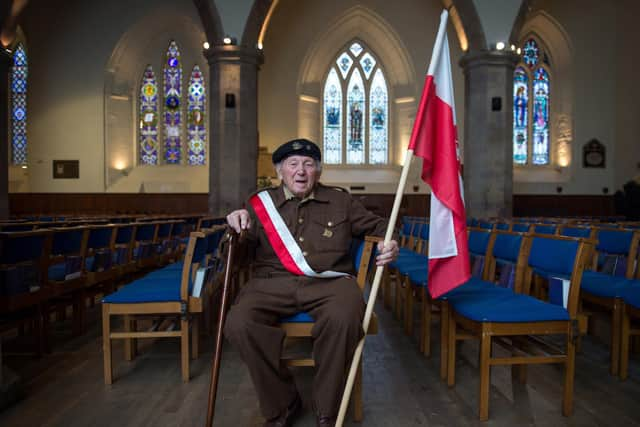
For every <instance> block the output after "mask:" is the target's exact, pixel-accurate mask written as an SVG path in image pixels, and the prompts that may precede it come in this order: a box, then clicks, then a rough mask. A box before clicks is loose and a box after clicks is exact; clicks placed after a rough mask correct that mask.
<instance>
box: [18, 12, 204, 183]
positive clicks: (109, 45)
mask: <svg viewBox="0 0 640 427" xmlns="http://www.w3.org/2000/svg"><path fill="white" fill-rule="evenodd" d="M174 20H175V21H174ZM171 22H175V23H176V24H175V25H171ZM22 26H23V28H24V31H25V33H26V35H27V40H28V43H29V45H28V48H29V62H30V63H29V99H28V102H29V105H28V108H29V116H30V121H29V124H28V138H29V168H28V170H27V171H28V172H27V175H25V176H24V178H23V177H21V176H20V173H19V171H18V172H14V174H13V177H14V182H12V191H31V192H83V193H102V192H105V191H119V192H138V191H140V190H141V188H142V189H143V190H145V188H144V187H145V186H144V185H143V184H145V183H147V185H146V187H147V189H146V191H152V192H153V191H156V192H165V191H168V192H207V191H208V179H207V176H208V171H207V170H206V169H207V168H206V167H197V168H194V169H190V168H187V167H178V166H167V167H165V166H163V167H156V168H152V167H146V168H134V169H133V170H132V169H131V168H132V167H134V165H135V163H134V159H135V157H136V151H135V144H134V141H135V137H136V135H135V126H134V123H135V122H136V117H135V111H136V97H137V90H138V85H139V81H140V78H141V76H142V72H143V70H144V67H145V65H146V64H147V63H152V64H153V65H154V71H155V72H156V78H157V79H158V81H159V84H161V81H162V80H161V72H160V71H161V69H160V68H158V67H160V65H161V64H162V61H163V57H162V56H163V54H164V51H165V50H166V47H167V45H168V41H169V39H170V38H171V37H174V38H175V39H176V40H177V41H179V42H180V41H181V39H183V40H187V41H188V43H184V44H182V43H181V44H180V49H181V53H182V57H183V76H188V74H189V73H190V71H191V67H192V66H193V64H194V61H199V63H200V66H201V68H202V69H203V70H204V71H205V72H206V71H207V69H208V67H207V64H206V60H205V59H204V57H203V56H202V42H203V41H204V36H203V35H201V36H200V35H199V34H203V32H202V30H201V28H200V27H201V24H200V18H199V17H198V15H197V11H196V10H195V7H194V5H193V2H192V1H190V0H180V1H179V2H177V1H175V0H142V1H136V2H130V1H126V0H111V1H108V2H88V1H80V0H75V1H49V2H38V3H37V4H34V5H33V6H32V7H30V8H27V11H26V15H25V17H24V20H23V24H22ZM140 27H143V28H140ZM194 34H195V35H194ZM122 45H125V46H126V49H121V50H120V51H116V48H117V47H118V46H122ZM115 54H117V56H118V57H117V58H115V60H114V58H112V55H115ZM108 64H111V65H113V64H115V69H111V70H106V67H107V65H108ZM109 78H113V79H114V81H115V83H114V85H113V86H112V87H111V89H113V94H115V95H117V96H118V99H120V102H124V103H126V104H128V105H127V107H126V108H125V109H124V110H121V111H120V112H116V113H115V114H111V112H110V111H109V110H107V114H106V115H107V116H108V117H109V119H117V120H120V122H117V123H116V126H117V127H118V128H119V129H120V133H117V132H115V133H114V132H111V133H108V132H106V131H105V129H107V128H108V124H109V120H105V105H106V103H105V88H106V82H107V81H108V80H109ZM183 81H184V80H183ZM112 82H113V81H112ZM183 84H184V83H183ZM107 95H109V94H107ZM122 111H125V115H124V117H122ZM110 114H111V115H110ZM123 118H124V119H125V120H123ZM125 122H126V123H125ZM118 144H120V145H119V146H118ZM123 146H124V147H125V148H124V149H123V148H122V147H123ZM114 147H117V150H116V151H114ZM115 152H117V153H118V155H122V156H124V157H125V158H126V162H125V167H126V172H125V173H121V172H119V171H117V172H116V171H114V166H115V165H114V164H112V163H115V162H116V161H117V160H118V159H116V158H114V153H115ZM54 159H59V160H79V161H80V178H79V179H52V174H53V172H52V160H54ZM184 183H187V184H184Z"/></svg>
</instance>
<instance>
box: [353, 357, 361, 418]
mask: <svg viewBox="0 0 640 427" xmlns="http://www.w3.org/2000/svg"><path fill="white" fill-rule="evenodd" d="M352 403H353V420H354V421H355V422H357V423H359V422H362V419H363V418H364V411H363V408H362V358H360V363H359V364H358V370H357V371H356V378H355V381H354V383H353V400H352Z"/></svg>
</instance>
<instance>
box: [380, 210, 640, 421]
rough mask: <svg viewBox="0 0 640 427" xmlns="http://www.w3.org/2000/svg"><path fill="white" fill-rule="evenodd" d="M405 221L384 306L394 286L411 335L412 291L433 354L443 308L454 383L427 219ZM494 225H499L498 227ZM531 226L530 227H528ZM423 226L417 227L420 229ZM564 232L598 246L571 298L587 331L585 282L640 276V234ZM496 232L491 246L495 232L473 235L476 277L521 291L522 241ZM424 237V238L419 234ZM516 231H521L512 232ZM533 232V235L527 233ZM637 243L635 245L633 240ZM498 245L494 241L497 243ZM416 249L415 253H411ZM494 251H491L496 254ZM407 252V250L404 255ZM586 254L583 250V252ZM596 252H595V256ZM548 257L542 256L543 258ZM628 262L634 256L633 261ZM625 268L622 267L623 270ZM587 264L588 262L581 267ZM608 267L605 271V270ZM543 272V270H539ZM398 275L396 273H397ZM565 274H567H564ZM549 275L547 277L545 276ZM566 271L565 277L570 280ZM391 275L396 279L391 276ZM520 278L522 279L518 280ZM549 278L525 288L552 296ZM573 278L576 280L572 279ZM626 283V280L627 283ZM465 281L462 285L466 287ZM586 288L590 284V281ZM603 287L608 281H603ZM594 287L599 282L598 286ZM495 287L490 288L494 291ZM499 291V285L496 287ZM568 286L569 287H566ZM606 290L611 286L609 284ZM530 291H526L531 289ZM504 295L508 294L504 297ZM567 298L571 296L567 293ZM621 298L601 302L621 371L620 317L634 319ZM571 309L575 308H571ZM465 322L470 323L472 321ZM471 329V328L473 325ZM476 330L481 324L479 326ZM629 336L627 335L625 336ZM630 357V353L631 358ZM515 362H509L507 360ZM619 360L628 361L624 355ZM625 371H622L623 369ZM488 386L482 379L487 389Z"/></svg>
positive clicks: (423, 340)
mask: <svg viewBox="0 0 640 427" xmlns="http://www.w3.org/2000/svg"><path fill="white" fill-rule="evenodd" d="M407 222H411V223H412V224H408V223H407ZM407 222H403V224H402V226H401V227H402V229H401V241H402V242H403V243H404V244H405V250H404V251H402V252H401V256H400V257H399V259H398V261H397V262H396V263H394V264H393V265H392V266H391V268H390V269H389V270H390V274H389V273H386V280H385V287H384V293H385V295H384V298H385V305H386V306H388V305H389V304H388V300H389V294H390V292H391V290H392V289H391V285H393V284H395V292H394V293H395V297H396V304H395V305H394V312H396V314H397V315H400V312H401V311H403V312H404V313H402V314H403V316H402V317H403V321H404V324H405V330H406V331H407V333H409V334H411V333H412V324H413V300H414V295H416V296H418V297H419V298H420V299H421V301H422V310H421V316H420V324H421V331H420V350H421V351H422V352H424V353H425V355H429V354H430V325H431V314H432V311H431V309H432V307H433V306H436V305H437V306H439V307H440V308H441V311H442V312H443V313H442V318H443V319H442V321H441V343H442V345H441V349H442V351H443V354H441V374H442V377H443V379H448V382H449V383H450V384H453V382H454V378H455V377H454V376H453V375H452V373H451V372H450V368H451V367H452V366H455V365H452V364H451V363H449V362H451V355H449V356H447V349H448V348H449V347H448V346H447V344H449V346H450V345H452V344H451V342H450V335H449V334H450V332H449V330H448V329H447V328H448V326H447V325H448V324H449V322H448V320H450V319H448V316H449V311H447V310H450V306H449V305H447V304H448V303H443V301H446V298H444V299H442V300H438V301H435V302H434V301H431V300H430V298H429V295H428V292H426V282H427V275H428V271H427V248H428V231H425V229H427V230H428V224H427V223H426V221H425V220H424V219H422V220H415V219H413V220H412V221H407ZM494 228H495V227H494ZM529 229H530V227H529V228H528V229H527V231H528V230H529ZM416 230H419V231H416ZM558 232H560V233H562V234H565V235H567V236H571V237H573V238H582V239H583V240H584V241H585V242H591V243H590V244H592V246H595V251H594V250H590V249H589V250H587V251H586V253H587V255H581V256H586V258H587V260H588V265H587V268H592V269H593V270H595V271H587V272H585V274H584V275H582V273H580V278H579V280H578V282H577V283H578V285H577V287H576V286H575V285H574V288H576V289H578V290H577V291H574V292H573V294H572V295H573V296H574V298H575V301H577V302H576V304H577V305H576V307H575V310H574V311H569V312H570V314H571V315H572V316H573V317H572V319H574V320H575V326H576V328H577V331H582V332H584V331H585V330H586V316H585V314H588V313H585V312H584V311H582V310H580V311H577V309H578V307H580V308H581V307H582V303H583V302H584V303H585V304H588V303H591V302H592V301H593V298H590V297H589V295H588V292H586V291H583V292H580V289H581V288H584V287H585V284H587V283H590V282H591V281H592V279H591V278H592V277H596V278H597V279H598V280H600V281H601V282H603V283H604V282H606V281H609V282H614V283H615V282H616V281H618V282H621V283H626V282H624V280H627V279H624V278H620V277H616V276H615V275H614V274H622V275H624V276H627V277H632V276H634V275H635V274H637V273H636V272H635V271H634V269H633V268H632V267H634V266H635V262H633V260H635V258H636V254H637V235H636V233H635V232H634V231H633V230H624V229H609V228H605V229H596V228H589V227H576V226H562V227H561V228H559V229H556V230H554V233H558ZM495 233H501V234H498V236H499V239H498V242H499V243H500V244H498V245H497V246H493V243H492V244H491V245H489V241H490V240H491V237H490V236H492V233H491V230H489V229H488V228H485V229H480V228H478V229H474V230H473V231H471V232H470V234H469V249H470V252H471V253H472V255H474V256H473V257H472V258H474V259H475V262H473V263H472V267H473V270H474V272H475V274H476V275H477V276H478V279H483V280H485V281H491V282H499V283H502V284H503V285H504V284H509V283H510V286H511V288H512V289H514V290H518V292H522V289H523V287H522V286H521V285H519V284H518V285H516V282H517V283H522V279H521V278H522V274H523V273H522V271H523V268H525V267H520V268H516V266H517V265H518V262H520V263H522V262H523V261H522V260H519V257H520V256H522V251H521V249H522V248H521V244H520V243H522V242H520V243H518V242H517V240H514V241H511V242H509V239H507V238H506V237H503V236H502V234H507V233H506V232H504V231H497V232H496V231H494V232H493V234H495ZM420 235H422V239H420V238H419V236H420ZM514 235H517V234H514ZM527 235H534V234H531V233H529V234H527ZM537 236H540V237H541V236H542V234H538V235H537ZM546 237H547V238H549V239H558V240H563V239H565V238H563V237H552V236H551V235H546ZM594 237H599V240H597V241H596V240H594ZM634 242H635V243H634ZM494 243H495V242H494ZM412 250H413V251H412ZM494 251H495V253H492V252H494ZM403 252H404V253H403ZM583 252H584V250H583ZM594 253H595V254H596V255H595V256H594V255H593V254H594ZM543 255H544V256H543ZM539 258H540V260H539V261H538V262H544V261H545V259H546V258H548V259H549V260H552V259H553V255H552V253H548V254H541V255H540V256H539ZM626 260H632V261H630V262H629V263H627V262H626ZM621 267H624V268H621ZM583 268H584V266H583ZM603 270H604V271H603ZM537 271H538V272H539V271H540V268H538V270H537ZM394 273H395V274H394ZM565 273H566V272H565ZM547 276H548V275H547ZM566 276H567V275H566V274H565V278H566ZM391 278H393V279H395V280H391ZM516 279H519V281H517V280H516ZM548 279H549V277H545V276H544V275H541V274H535V275H533V276H532V279H531V280H532V282H531V283H530V284H529V285H527V286H526V288H527V290H528V289H529V288H530V289H531V291H532V293H533V295H534V296H537V297H539V298H543V297H544V298H548V295H549V290H548V289H549V288H548V285H547V282H548ZM574 281H575V279H574ZM627 284H628V283H627ZM466 286H467V285H465V286H463V288H465V287H466ZM586 286H588V285H586ZM603 286H605V285H603ZM594 287H595V285H594ZM619 287H620V288H624V286H622V285H620V286H619ZM494 288H495V287H492V288H491V289H492V290H493V289H494ZM498 289H500V288H498ZM553 289H554V291H553V292H552V294H557V292H558V291H557V290H556V288H555V287H554V288H553ZM567 289H569V288H567ZM605 289H608V288H605ZM527 293H528V291H527ZM580 294H582V299H580V298H579V296H578V295H580ZM503 296H504V295H503ZM566 296H567V297H568V296H569V294H568V293H567V294H566ZM467 298H471V299H473V298H477V295H475V294H473V293H472V294H471V295H469V296H468V297H467ZM567 300H568V301H569V300H570V301H574V299H570V298H567ZM620 301H621V297H619V296H612V297H609V298H608V300H605V301H604V302H603V301H602V300H600V301H598V302H600V306H601V307H604V308H610V309H612V311H613V313H612V319H613V320H612V325H613V326H612V337H613V339H612V346H611V358H612V363H611V366H612V373H616V372H617V369H618V368H617V364H618V360H619V359H620V357H621V356H620V354H619V350H618V349H619V348H620V341H621V340H622V341H623V344H626V345H628V338H624V337H621V334H624V332H621V331H623V329H624V327H622V328H621V327H620V323H624V321H628V318H626V317H625V318H624V319H623V317H622V315H623V313H624V314H625V315H626V313H627V312H631V315H630V318H633V314H634V313H635V312H634V311H633V306H631V308H629V307H628V308H627V311H624V308H622V309H620V307H621V303H620ZM572 309H573V308H572ZM465 326H467V327H470V325H469V324H466V325H465ZM472 329H473V328H472ZM627 329H628V331H629V332H628V334H635V333H637V331H636V330H635V329H629V327H628V324H627ZM475 330H477V328H476V329H475ZM627 336H628V335H627ZM574 338H575V342H576V344H579V334H577V333H576V334H575V337H574ZM625 355H628V351H627V350H625V349H624V348H623V349H622V357H624V356H625ZM627 357H628V356H627ZM491 363H493V364H497V362H495V361H493V362H491ZM509 363H511V362H509ZM620 363H621V364H622V363H624V362H623V361H622V360H621V359H620ZM621 375H622V372H621ZM485 376H486V372H485V371H482V372H481V378H483V379H485ZM485 386H486V384H485V383H484V382H483V387H485ZM567 393H568V392H566V393H565V401H566V402H567V403H566V404H565V406H564V412H567V411H569V409H570V406H571V405H570V396H569V395H568V394H567ZM486 396H487V395H486V394H484V391H483V392H481V404H482V405H481V410H480V412H481V417H486V416H488V401H485V399H483V397H486Z"/></svg>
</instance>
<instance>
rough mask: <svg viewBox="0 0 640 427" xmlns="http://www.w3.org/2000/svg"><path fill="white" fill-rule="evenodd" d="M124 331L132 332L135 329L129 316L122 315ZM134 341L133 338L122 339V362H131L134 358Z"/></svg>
mask: <svg viewBox="0 0 640 427" xmlns="http://www.w3.org/2000/svg"><path fill="white" fill-rule="evenodd" d="M123 322H124V331H125V332H133V331H135V327H134V326H133V325H134V323H133V320H132V318H131V316H129V315H128V314H125V315H124V319H123ZM134 341H135V340H134V339H133V338H125V339H124V360H126V361H128V362H131V361H132V360H133V359H134V358H135V356H136V354H135V353H136V352H135V349H134V345H135V344H134Z"/></svg>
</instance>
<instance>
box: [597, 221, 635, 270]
mask: <svg viewBox="0 0 640 427" xmlns="http://www.w3.org/2000/svg"><path fill="white" fill-rule="evenodd" d="M596 239H597V241H598V243H597V244H596V247H595V254H594V257H593V261H592V268H593V269H594V270H597V271H601V270H605V271H607V270H609V269H611V271H610V273H612V274H616V275H621V276H624V277H626V278H628V279H630V278H632V277H633V275H634V272H635V260H636V257H637V254H638V243H639V241H640V232H639V231H634V230H628V229H621V228H619V229H612V228H600V227H598V229H597V230H596ZM609 265H610V266H611V267H608V266H609Z"/></svg>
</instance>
